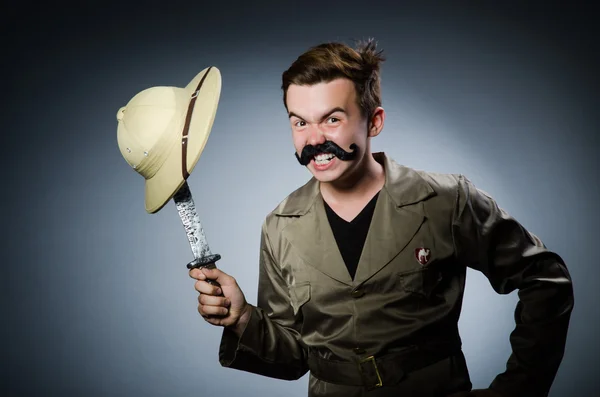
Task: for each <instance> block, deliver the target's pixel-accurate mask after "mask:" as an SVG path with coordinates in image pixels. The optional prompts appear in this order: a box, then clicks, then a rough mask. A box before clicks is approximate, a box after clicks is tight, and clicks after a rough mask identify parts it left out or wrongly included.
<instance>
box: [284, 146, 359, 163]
mask: <svg viewBox="0 0 600 397" xmlns="http://www.w3.org/2000/svg"><path fill="white" fill-rule="evenodd" d="M350 150H352V151H351V152H347V151H345V150H344V149H342V148H341V147H339V146H338V145H336V144H335V143H334V142H332V141H325V143H322V144H320V145H317V146H312V145H306V146H305V147H304V149H302V154H301V155H300V156H298V153H296V152H294V154H295V155H296V158H297V159H298V162H299V163H300V165H308V163H310V160H312V159H313V157H315V156H316V155H317V154H320V153H331V154H333V155H334V156H335V157H337V158H338V159H340V160H343V161H348V160H352V159H354V157H356V153H357V152H358V147H357V146H356V144H354V143H353V144H352V145H350Z"/></svg>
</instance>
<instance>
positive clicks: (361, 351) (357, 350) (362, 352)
mask: <svg viewBox="0 0 600 397" xmlns="http://www.w3.org/2000/svg"><path fill="white" fill-rule="evenodd" d="M352 350H354V353H355V354H365V353H366V352H367V351H366V350H365V349H361V348H360V347H355V348H354V349H352Z"/></svg>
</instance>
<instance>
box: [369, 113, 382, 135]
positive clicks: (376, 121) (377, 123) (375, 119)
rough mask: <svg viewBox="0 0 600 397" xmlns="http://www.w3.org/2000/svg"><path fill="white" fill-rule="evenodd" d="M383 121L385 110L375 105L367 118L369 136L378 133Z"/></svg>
mask: <svg viewBox="0 0 600 397" xmlns="http://www.w3.org/2000/svg"><path fill="white" fill-rule="evenodd" d="M384 122H385V110H383V108H382V107H381V106H379V107H377V108H376V109H375V111H374V112H373V115H372V116H371V119H370V120H369V134H368V136H369V137H370V138H372V137H375V136H377V135H379V133H380V132H381V130H382V129H383V124H384Z"/></svg>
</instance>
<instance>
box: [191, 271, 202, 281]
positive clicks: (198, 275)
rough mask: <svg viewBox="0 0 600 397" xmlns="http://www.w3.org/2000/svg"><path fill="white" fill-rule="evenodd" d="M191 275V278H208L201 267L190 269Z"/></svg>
mask: <svg viewBox="0 0 600 397" xmlns="http://www.w3.org/2000/svg"><path fill="white" fill-rule="evenodd" d="M189 275H190V277H191V278H195V279H196V280H206V276H205V275H204V273H202V272H201V271H200V269H192V270H190V271H189Z"/></svg>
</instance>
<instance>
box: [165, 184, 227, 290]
mask: <svg viewBox="0 0 600 397" xmlns="http://www.w3.org/2000/svg"><path fill="white" fill-rule="evenodd" d="M173 201H174V202H175V206H176V207H177V211H178V212H179V218H180V219H181V222H182V223H183V227H184V228H185V233H186V234H187V238H188V240H189V242H190V247H191V248H192V253H193V255H194V260H192V261H191V262H190V263H188V264H187V268H188V269H190V270H191V269H201V268H206V269H215V268H216V267H217V266H216V264H215V263H216V262H217V261H218V260H219V259H221V255H219V254H213V253H212V251H211V250H210V247H209V245H208V242H207V240H206V235H205V234H204V230H203V229H202V224H201V223H200V217H199V216H198V212H197V211H196V205H195V204H194V199H193V197H192V192H191V191H190V187H189V185H188V183H187V181H185V182H184V183H183V185H182V186H181V188H179V190H178V191H177V192H176V193H175V195H174V196H173ZM206 281H207V282H208V283H209V284H211V285H216V286H220V284H219V283H218V282H216V281H214V280H208V279H207V280H206ZM221 292H222V291H221Z"/></svg>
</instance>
